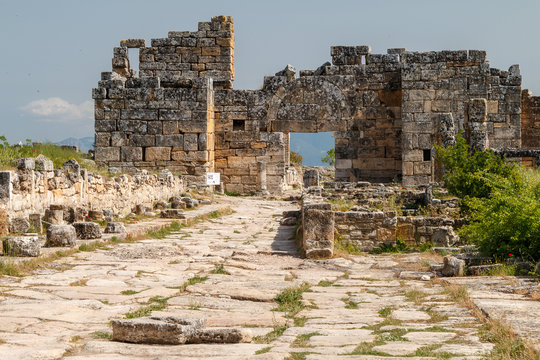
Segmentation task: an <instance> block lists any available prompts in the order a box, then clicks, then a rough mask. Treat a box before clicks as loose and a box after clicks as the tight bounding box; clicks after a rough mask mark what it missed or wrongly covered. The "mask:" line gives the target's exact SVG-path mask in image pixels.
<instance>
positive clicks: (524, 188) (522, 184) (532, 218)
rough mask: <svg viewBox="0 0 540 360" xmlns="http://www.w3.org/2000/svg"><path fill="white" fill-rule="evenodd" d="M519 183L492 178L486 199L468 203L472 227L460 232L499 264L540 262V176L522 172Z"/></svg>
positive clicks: (523, 170) (536, 172) (472, 199)
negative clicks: (508, 260) (516, 260)
mask: <svg viewBox="0 0 540 360" xmlns="http://www.w3.org/2000/svg"><path fill="white" fill-rule="evenodd" d="M518 173H519V174H520V178H519V180H518V181H515V180H513V179H504V178H500V177H493V178H491V180H490V181H491V185H492V189H491V196H490V197H489V198H471V199H469V200H468V205H469V208H470V218H471V223H470V224H469V225H468V226H465V227H464V228H462V229H461V230H460V231H459V234H460V235H461V236H464V237H465V238H467V239H468V240H470V241H472V242H474V243H476V244H477V245H478V246H479V248H480V250H481V251H482V252H483V253H485V254H488V255H490V256H493V257H495V258H497V259H499V260H502V259H505V258H509V257H514V256H519V257H522V258H523V259H525V260H532V261H538V260H540V172H539V171H538V170H536V171H534V170H527V169H521V170H520V171H519V172H518Z"/></svg>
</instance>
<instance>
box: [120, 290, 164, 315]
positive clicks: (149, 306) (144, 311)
mask: <svg viewBox="0 0 540 360" xmlns="http://www.w3.org/2000/svg"><path fill="white" fill-rule="evenodd" d="M169 299H170V297H163V296H154V297H152V298H150V299H148V302H146V303H145V306H142V307H140V308H139V309H137V310H135V311H132V312H128V313H126V314H125V316H126V319H136V318H140V317H143V316H149V315H150V314H152V311H159V310H163V309H165V308H166V307H167V300H169Z"/></svg>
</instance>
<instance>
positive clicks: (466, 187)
mask: <svg viewBox="0 0 540 360" xmlns="http://www.w3.org/2000/svg"><path fill="white" fill-rule="evenodd" d="M436 149H437V160H438V161H440V162H442V164H443V165H444V168H445V171H446V172H445V174H444V175H443V180H444V184H445V186H446V187H447V188H448V191H449V192H450V193H451V194H453V195H456V196H458V197H460V198H462V199H464V198H467V197H474V198H485V197H488V196H489V194H490V193H491V191H492V190H493V186H494V184H493V182H492V180H491V179H492V178H493V177H494V176H498V177H503V178H507V179H516V178H517V177H518V175H517V171H516V170H517V166H515V165H514V164H510V163H507V162H505V161H504V159H502V158H501V157H499V156H497V155H495V154H494V153H493V151H491V150H488V151H484V152H482V151H477V152H475V153H471V151H470V147H469V145H468V144H467V142H466V140H465V138H464V137H463V136H462V134H461V133H459V134H458V136H457V138H456V144H455V145H454V146H450V147H448V148H443V147H441V146H436Z"/></svg>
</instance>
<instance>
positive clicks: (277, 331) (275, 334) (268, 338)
mask: <svg viewBox="0 0 540 360" xmlns="http://www.w3.org/2000/svg"><path fill="white" fill-rule="evenodd" d="M288 328H289V325H287V324H284V325H274V329H273V330H272V331H270V332H269V333H267V334H265V335H261V336H255V337H254V338H253V342H254V343H255V344H269V343H271V342H272V341H274V340H276V339H277V338H279V337H280V336H281V335H283V333H284V332H285V330H287V329H288Z"/></svg>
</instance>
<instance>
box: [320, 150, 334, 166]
mask: <svg viewBox="0 0 540 360" xmlns="http://www.w3.org/2000/svg"><path fill="white" fill-rule="evenodd" d="M321 161H322V162H323V163H327V164H328V165H329V166H334V164H335V163H336V149H334V148H332V149H330V150H328V151H327V152H326V155H325V156H323V157H322V158H321Z"/></svg>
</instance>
